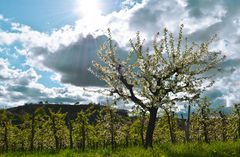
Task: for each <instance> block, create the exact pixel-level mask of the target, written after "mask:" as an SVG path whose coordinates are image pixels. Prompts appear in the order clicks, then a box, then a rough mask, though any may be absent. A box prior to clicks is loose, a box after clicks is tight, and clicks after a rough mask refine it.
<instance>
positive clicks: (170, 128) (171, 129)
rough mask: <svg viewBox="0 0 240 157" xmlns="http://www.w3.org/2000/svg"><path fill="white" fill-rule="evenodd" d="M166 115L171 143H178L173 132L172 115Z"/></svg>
mask: <svg viewBox="0 0 240 157" xmlns="http://www.w3.org/2000/svg"><path fill="white" fill-rule="evenodd" d="M166 114H167V119H168V126H169V134H170V140H171V143H176V138H175V135H174V131H173V124H172V117H171V115H170V113H168V112H167V111H166Z"/></svg>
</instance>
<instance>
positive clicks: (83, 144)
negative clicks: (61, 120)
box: [81, 120, 86, 151]
mask: <svg viewBox="0 0 240 157" xmlns="http://www.w3.org/2000/svg"><path fill="white" fill-rule="evenodd" d="M81 131H82V151H84V150H85V143H86V133H85V122H84V120H83V121H82V130H81Z"/></svg>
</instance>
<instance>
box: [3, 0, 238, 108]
mask: <svg viewBox="0 0 240 157" xmlns="http://www.w3.org/2000/svg"><path fill="white" fill-rule="evenodd" d="M239 6H240V1H239V0H217V1H216V0H114V1H113V0H71V1H69V0H34V1H33V0H17V1H16V0H1V1H0V106H18V105H23V104H24V103H30V102H39V101H48V102H50V103H70V104H73V103H75V102H80V103H89V102H93V103H104V101H105V100H106V97H105V96H103V95H101V94H100V93H96V92H91V91H92V90H96V89H101V88H104V84H103V82H101V81H99V80H98V79H97V78H96V77H95V76H93V75H92V74H91V73H90V72H89V71H88V68H89V67H90V66H91V61H92V60H93V59H96V58H97V55H96V53H97V51H98V49H99V47H100V45H102V44H103V43H104V42H105V41H106V40H107V29H108V28H110V29H111V32H112V36H113V39H114V40H115V41H116V42H117V44H118V45H119V47H120V49H121V53H127V50H128V47H129V39H130V38H133V37H134V36H135V34H136V32H137V31H140V34H141V36H142V37H143V38H145V39H146V41H147V43H150V41H151V39H152V38H153V36H154V35H155V34H156V33H157V32H162V30H163V29H164V28H165V27H167V28H168V29H169V30H170V31H171V32H173V33H174V34H175V35H177V33H178V30H179V26H180V25H181V24H184V29H183V31H184V36H186V37H188V38H189V39H190V40H191V41H195V42H202V41H206V40H208V39H209V38H210V37H211V36H213V35H214V34H217V35H218V38H217V39H216V40H215V41H214V43H213V44H212V47H211V49H212V50H216V51H222V54H223V55H226V59H225V61H224V62H223V63H222V64H221V67H222V68H223V71H222V72H221V73H220V74H218V75H217V76H215V78H214V79H215V84H214V85H213V86H212V87H211V88H210V89H209V90H208V91H206V92H205V93H204V95H207V96H208V97H209V98H210V100H211V101H212V102H213V103H214V105H216V106H218V105H222V104H226V105H227V106H232V105H233V104H234V103H238V102H239V101H240V100H239V99H240V92H239V91H240V81H239V80H240V68H239V67H240V52H239V51H240V49H239V48H240V45H239V44H240V9H239ZM148 41H149V42H148Z"/></svg>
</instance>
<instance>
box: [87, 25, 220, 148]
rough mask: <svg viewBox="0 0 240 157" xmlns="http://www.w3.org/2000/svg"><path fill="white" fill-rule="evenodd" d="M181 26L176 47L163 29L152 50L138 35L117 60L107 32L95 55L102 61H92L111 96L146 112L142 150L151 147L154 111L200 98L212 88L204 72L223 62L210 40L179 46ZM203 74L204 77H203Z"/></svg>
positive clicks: (93, 70) (154, 120) (171, 35)
mask: <svg viewBox="0 0 240 157" xmlns="http://www.w3.org/2000/svg"><path fill="white" fill-rule="evenodd" d="M182 29H183V25H182V26H181V27H180V31H179V34H178V40H177V42H176V44H175V41H174V37H173V34H172V33H169V32H168V30H167V29H165V30H164V34H163V37H161V36H160V35H159V33H157V35H156V37H155V39H154V41H153V44H152V49H151V50H150V49H148V48H146V49H144V40H141V38H140V35H139V33H137V39H136V42H134V41H133V40H130V44H131V50H130V52H129V53H128V57H127V58H126V59H122V60H121V59H119V58H117V55H116V51H117V45H115V44H114V42H113V40H112V37H111V33H110V31H109V39H108V43H106V44H104V45H103V46H102V47H101V49H100V50H99V52H98V56H99V58H100V59H101V61H102V62H103V63H102V62H101V63H100V62H97V61H93V67H92V68H91V69H90V71H91V72H92V73H93V74H95V75H96V76H97V77H98V78H99V79H101V80H103V81H105V82H106V84H107V86H108V87H109V89H110V94H117V95H118V96H120V97H121V98H123V99H124V100H129V101H132V102H134V103H135V104H136V105H139V106H140V107H141V108H142V109H144V110H146V111H148V112H149V121H148V126H147V132H146V138H145V147H146V148H147V147H152V142H153V133H154V129H155V124H156V120H157V111H158V109H159V108H161V107H162V105H164V104H167V103H173V102H177V101H186V100H189V99H195V98H196V97H199V95H200V94H201V92H202V91H203V90H205V89H206V88H207V87H209V86H211V85H212V83H213V81H206V80H209V79H210V78H211V75H210V74H209V73H208V74H206V72H208V71H209V70H211V69H213V68H215V67H216V66H217V65H218V63H219V62H220V61H221V60H222V57H220V53H219V52H211V51H209V50H208V46H209V44H210V43H211V42H212V39H210V40H209V41H207V42H203V43H201V44H200V45H197V44H192V45H191V46H190V47H189V46H188V44H187V40H186V41H185V45H184V46H182V45H183V43H182ZM203 74H205V75H203Z"/></svg>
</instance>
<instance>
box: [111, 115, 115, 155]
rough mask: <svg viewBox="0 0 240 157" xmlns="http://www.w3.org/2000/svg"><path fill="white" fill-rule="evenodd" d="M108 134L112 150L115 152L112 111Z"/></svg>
mask: <svg viewBox="0 0 240 157" xmlns="http://www.w3.org/2000/svg"><path fill="white" fill-rule="evenodd" d="M110 132H111V146H112V150H115V148H116V145H115V134H114V132H115V130H114V124H113V113H112V110H110Z"/></svg>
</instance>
